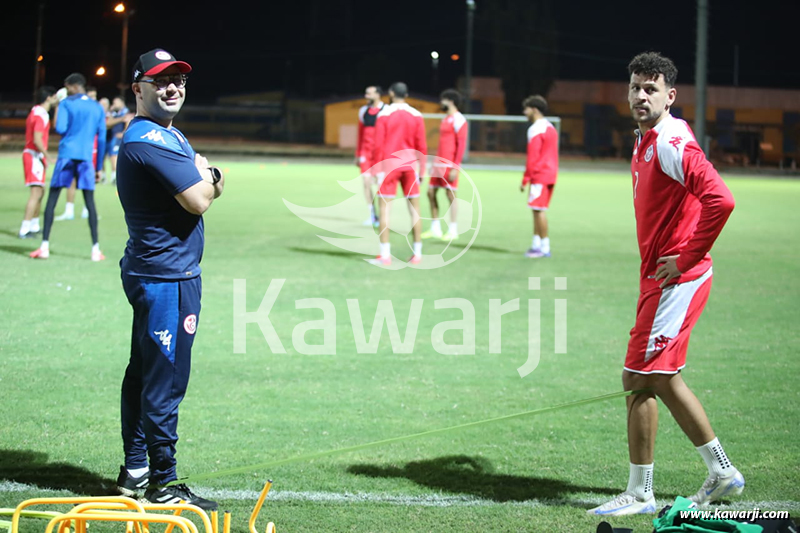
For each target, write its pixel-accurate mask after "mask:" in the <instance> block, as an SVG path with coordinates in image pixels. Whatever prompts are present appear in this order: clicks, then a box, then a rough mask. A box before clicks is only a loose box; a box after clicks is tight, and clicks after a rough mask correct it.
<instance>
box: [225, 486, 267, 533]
mask: <svg viewBox="0 0 800 533" xmlns="http://www.w3.org/2000/svg"><path fill="white" fill-rule="evenodd" d="M270 488H272V480H271V479H268V480H267V482H266V484H264V488H263V489H262V490H261V495H259V497H258V501H257V502H256V506H255V507H253V512H252V513H250V523H249V524H248V525H249V527H250V533H258V531H256V518H258V514H259V513H260V512H261V506H262V505H264V500H266V499H267V494H268V493H269V489H270ZM223 533H230V531H229V530H226V531H223ZM267 533H275V524H273V523H272V522H269V523H268V524H267Z"/></svg>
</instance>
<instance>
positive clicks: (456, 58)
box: [450, 54, 461, 61]
mask: <svg viewBox="0 0 800 533" xmlns="http://www.w3.org/2000/svg"><path fill="white" fill-rule="evenodd" d="M450 59H452V60H453V61H458V60H459V59H461V56H460V55H458V54H453V55H451V56H450Z"/></svg>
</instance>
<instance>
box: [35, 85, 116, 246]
mask: <svg viewBox="0 0 800 533" xmlns="http://www.w3.org/2000/svg"><path fill="white" fill-rule="evenodd" d="M64 85H65V86H66V89H67V93H68V94H69V96H68V97H67V98H65V99H64V100H63V101H62V102H61V103H60V104H59V106H58V113H56V132H57V133H58V134H59V135H61V142H60V143H59V145H58V159H57V160H56V164H55V167H54V168H53V176H52V178H50V193H49V194H48V196H47V205H46V206H45V209H44V231H43V234H42V244H41V246H40V247H39V248H38V249H36V250H35V251H33V252H31V254H30V255H31V257H33V258H39V259H47V258H48V257H50V230H51V229H52V227H53V214H54V212H55V209H56V204H57V203H58V197H59V195H60V194H61V189H62V188H64V187H69V186H70V184H71V183H72V181H73V180H77V186H78V188H79V189H81V190H82V191H83V200H84V202H85V203H86V207H87V209H88V211H89V230H90V232H91V236H92V253H91V258H92V261H102V260H103V259H105V256H104V255H103V253H102V252H101V251H100V244H99V243H98V237H97V211H96V209H95V206H94V185H95V180H96V177H99V176H100V170H101V169H100V167H99V166H97V164H95V165H92V147H93V146H94V141H95V139H97V143H98V152H99V153H103V151H104V150H105V144H106V117H105V113H104V112H103V108H102V107H100V104H98V103H97V102H95V101H94V100H92V99H91V98H89V97H88V96H86V94H85V91H86V78H84V77H83V75H81V74H77V73H74V74H70V75H69V76H67V79H66V80H64ZM100 164H102V161H100Z"/></svg>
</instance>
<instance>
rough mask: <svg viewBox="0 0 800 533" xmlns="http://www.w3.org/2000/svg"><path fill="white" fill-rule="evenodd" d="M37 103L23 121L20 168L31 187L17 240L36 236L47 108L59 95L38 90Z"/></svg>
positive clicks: (44, 165)
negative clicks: (23, 144) (23, 140)
mask: <svg viewBox="0 0 800 533" xmlns="http://www.w3.org/2000/svg"><path fill="white" fill-rule="evenodd" d="M36 101H37V102H38V103H37V104H36V105H35V106H33V108H32V109H31V111H30V113H28V118H27V120H26V121H25V149H24V150H23V151H22V168H23V172H24V173H25V185H26V186H27V187H29V188H30V197H29V198H28V203H27V204H25V214H24V215H23V218H22V226H20V228H19V238H20V239H25V238H27V237H29V236H31V235H33V234H35V233H39V231H41V230H40V228H39V211H40V209H41V207H42V197H43V196H44V182H45V179H46V177H45V174H46V173H47V160H48V159H49V158H50V155H49V154H48V153H47V143H48V140H49V138H50V109H51V108H53V107H54V106H57V105H58V96H56V90H55V88H53V87H49V86H46V87H41V88H39V90H38V91H37V92H36Z"/></svg>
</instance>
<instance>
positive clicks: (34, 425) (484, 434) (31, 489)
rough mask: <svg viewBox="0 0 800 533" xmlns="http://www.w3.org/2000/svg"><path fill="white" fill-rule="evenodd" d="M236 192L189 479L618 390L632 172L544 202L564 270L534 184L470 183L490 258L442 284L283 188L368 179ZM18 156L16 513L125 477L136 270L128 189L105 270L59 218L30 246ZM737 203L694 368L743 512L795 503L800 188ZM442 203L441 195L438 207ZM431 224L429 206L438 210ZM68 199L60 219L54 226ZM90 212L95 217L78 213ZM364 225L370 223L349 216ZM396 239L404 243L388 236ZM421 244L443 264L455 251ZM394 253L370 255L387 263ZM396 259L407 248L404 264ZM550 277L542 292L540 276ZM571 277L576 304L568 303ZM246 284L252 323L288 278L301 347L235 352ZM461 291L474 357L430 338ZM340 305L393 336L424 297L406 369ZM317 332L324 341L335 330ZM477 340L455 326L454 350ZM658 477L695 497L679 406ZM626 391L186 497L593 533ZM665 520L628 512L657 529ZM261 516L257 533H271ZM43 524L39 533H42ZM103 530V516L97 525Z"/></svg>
mask: <svg viewBox="0 0 800 533" xmlns="http://www.w3.org/2000/svg"><path fill="white" fill-rule="evenodd" d="M221 166H223V167H224V168H225V169H226V170H227V186H226V190H225V194H224V195H223V196H222V198H220V199H219V201H217V202H216V203H215V204H214V205H213V206H212V208H211V209H210V211H209V212H208V213H207V215H206V217H205V221H206V250H205V255H204V258H203V262H202V266H203V285H204V287H203V292H204V294H203V311H202V313H201V315H200V320H199V327H198V333H197V335H198V336H197V341H196V343H195V348H194V359H193V369H192V379H191V382H190V384H189V392H188V395H187V397H186V399H185V400H184V402H183V404H182V406H181V415H180V426H179V432H180V436H181V440H180V442H179V443H178V461H179V474H180V475H182V476H191V475H193V474H201V473H207V472H212V471H215V470H222V469H227V468H233V467H238V466H244V465H249V464H254V463H260V462H266V461H270V460H273V459H282V458H285V457H292V456H296V455H300V454H304V453H310V452H317V451H322V450H329V449H333V448H339V447H345V446H352V445H356V444H360V443H365V442H370V441H374V440H380V439H385V438H390V437H395V436H400V435H406V434H410V433H416V432H422V431H426V430H430V429H436V428H440V427H446V426H451V425H457V424H463V423H466V422H471V421H476V420H481V419H485V418H491V417H496V416H501V415H505V414H511V413H516V412H520V411H526V410H532V409H537V408H540V407H547V406H550V405H555V404H559V403H564V402H569V401H573V400H577V399H582V398H588V397H592V396H596V395H600V394H605V393H609V392H615V391H618V390H620V389H621V384H620V372H621V365H622V359H623V356H624V352H625V347H626V343H627V337H628V331H629V330H630V328H631V326H632V325H633V319H634V313H635V304H636V297H637V290H638V287H637V280H638V265H639V260H638V251H637V247H636V237H635V227H634V219H633V210H632V201H631V190H630V189H631V185H630V177H629V175H627V174H626V173H625V172H624V171H620V172H617V173H592V172H577V171H570V170H563V171H562V173H561V175H560V177H559V182H558V186H557V188H556V192H555V196H554V199H553V202H552V205H551V208H552V210H551V212H550V225H551V240H552V249H553V257H552V258H550V259H539V260H530V259H525V258H524V257H523V252H524V251H525V249H526V248H527V247H528V246H529V245H530V233H531V220H530V219H531V215H530V212H529V211H528V209H526V207H525V204H524V198H523V196H522V194H520V192H519V191H518V183H519V180H520V176H519V174H518V173H516V172H504V171H486V170H483V171H477V170H476V171H472V172H470V175H471V176H472V179H473V180H474V181H475V183H476V185H477V188H478V190H479V191H480V195H481V200H482V206H483V218H482V226H481V229H480V232H479V234H478V236H477V239H476V241H475V245H474V246H473V248H472V249H470V250H469V251H468V252H467V253H466V254H464V256H463V257H461V258H460V259H459V260H458V261H456V262H454V263H453V264H451V265H449V266H447V267H445V268H441V269H436V270H415V269H409V268H407V269H402V270H397V271H386V270H382V269H379V268H377V267H374V266H371V265H368V264H367V263H365V262H364V261H362V257H361V256H358V255H355V254H352V253H349V252H343V251H341V250H338V249H337V248H335V247H333V246H331V245H330V244H327V243H326V242H323V241H322V240H321V239H319V238H318V237H317V234H322V233H324V232H322V231H320V230H318V229H317V228H315V227H313V226H311V225H310V224H308V223H306V222H304V221H302V220H300V219H298V218H297V217H295V216H294V215H293V214H292V213H291V212H290V211H289V210H288V209H287V207H286V206H285V205H284V203H283V199H286V200H288V201H290V202H293V203H295V204H299V205H304V206H325V205H332V204H334V203H336V202H339V201H341V200H344V199H345V198H346V197H347V195H348V193H347V192H346V191H344V190H343V189H342V188H340V187H339V186H338V185H337V180H349V179H352V178H353V177H354V169H355V167H353V166H349V165H348V166H346V165H332V164H311V163H303V162H301V161H289V162H288V163H287V162H284V163H281V162H264V163H259V162H235V161H224V162H222V163H221ZM21 174H22V168H21V164H20V161H19V157H18V156H17V155H13V156H12V155H6V156H2V157H0V267H1V268H2V272H3V276H2V278H1V279H0V294H1V295H2V297H0V311H1V312H2V326H0V507H13V506H14V505H16V503H18V502H19V501H21V500H22V499H25V498H29V497H34V496H47V495H53V494H67V493H69V492H76V493H79V494H81V493H83V494H85V493H87V491H91V490H96V488H97V487H98V486H102V485H103V484H106V485H111V484H113V480H114V479H115V478H116V474H117V471H118V465H119V464H120V463H121V460H122V450H121V439H120V436H119V412H118V411H119V394H120V392H119V390H120V383H121V379H122V375H123V371H124V368H125V365H126V363H127V357H128V350H129V343H130V327H131V310H130V307H129V305H128V303H127V301H126V299H125V296H124V293H123V291H122V287H121V283H120V278H119V266H118V260H119V258H120V256H121V254H122V250H123V248H124V245H125V240H126V238H127V234H126V230H125V225H124V221H123V219H122V210H121V207H120V205H119V201H118V199H117V197H116V195H115V193H114V188H113V187H111V186H108V185H102V186H99V188H98V193H97V201H98V209H99V212H100V215H101V217H102V219H101V220H100V243H101V247H102V249H103V251H104V253H105V254H106V256H107V257H108V259H107V260H106V261H105V262H103V263H97V264H95V263H92V262H91V261H90V260H89V252H90V245H91V243H90V239H89V232H88V227H87V224H86V223H85V221H83V220H80V219H78V220H74V221H69V222H57V223H55V225H54V228H53V233H52V236H51V257H50V259H49V260H47V261H34V260H32V259H29V258H28V256H27V254H28V252H30V251H31V250H33V249H34V248H35V247H36V246H37V245H38V239H29V240H20V239H18V238H17V236H16V233H17V230H18V228H19V223H20V220H21V217H22V209H23V206H24V202H25V200H26V198H27V191H26V190H25V189H24V187H23V186H22V176H21ZM727 182H728V185H729V187H730V188H731V190H732V191H733V193H734V196H735V197H736V201H737V206H736V210H735V211H734V213H733V216H732V218H731V219H730V221H729V223H728V225H727V227H726V228H725V230H724V231H723V233H722V235H721V237H720V239H719V240H718V242H717V244H716V246H715V248H714V250H713V251H712V255H713V256H714V260H715V266H714V268H715V276H714V288H713V289H712V293H711V298H710V301H709V303H708V306H707V308H706V311H705V313H704V315H703V317H702V318H701V319H700V322H699V323H698V325H697V327H696V329H695V332H694V336H693V338H692V342H691V345H690V348H689V359H688V365H687V368H686V370H685V373H684V376H685V379H686V381H687V382H688V384H689V385H690V386H691V387H692V388H693V389H694V391H695V393H696V394H697V395H698V397H699V398H700V399H701V401H702V402H703V403H704V405H705V407H706V410H707V411H708V413H709V416H710V418H711V421H712V424H713V426H714V428H715V430H716V432H717V434H718V435H719V437H720V439H721V441H722V442H723V444H724V445H725V447H726V450H727V452H728V455H729V456H730V457H731V459H732V460H733V461H734V463H735V464H736V465H737V466H738V467H739V468H740V470H741V471H742V472H743V474H744V475H745V477H746V480H747V488H746V490H745V492H744V494H743V496H742V497H741V502H740V503H735V502H733V504H734V507H735V508H743V509H751V508H752V506H753V505H755V504H758V505H759V506H760V507H761V508H762V509H771V510H789V511H792V512H793V514H796V513H800V488H798V479H800V446H799V445H798V427H800V389H799V388H798V375H800V358H798V353H799V351H798V348H799V347H800V342H798V340H800V328H798V327H797V320H798V317H799V316H800V280H799V279H798V276H797V272H798V268H797V263H798V259H800V251H799V250H800V248H799V247H798V245H800V241H799V240H798V228H800V214H799V213H800V211H798V205H800V183H797V182H795V181H790V180H779V179H765V178H762V179H756V178H743V177H733V178H730V179H728V180H727ZM442 199H443V198H442ZM422 205H423V214H424V215H425V216H427V215H426V213H427V200H425V199H423V200H422ZM61 206H63V199H62V200H61V202H60V204H59V208H58V210H57V212H59V213H60V212H61V211H62V207H61ZM81 206H82V202H81V201H79V202H78V207H77V212H80V209H81ZM363 218H364V214H363V213H353V214H352V221H353V224H354V225H356V224H358V223H359V222H360V221H361V220H362V219H363ZM393 243H394V246H395V248H394V249H395V250H398V249H399V247H400V246H401V245H402V243H401V241H399V240H397V239H396V240H395V241H393ZM441 246H442V245H441V244H427V243H426V244H425V249H424V252H425V253H429V252H431V251H432V250H435V249H437V247H441ZM376 251H377V250H376ZM398 255H401V254H400V253H398ZM529 277H539V278H541V284H542V289H541V290H540V291H530V290H528V278H529ZM555 277H566V278H567V280H568V290H567V291H566V292H564V291H555V290H554V278H555ZM234 279H246V280H247V308H248V310H249V311H254V310H255V309H256V308H257V306H258V304H259V303H260V302H261V299H262V298H263V296H264V294H265V292H266V290H267V287H268V286H269V283H270V280H272V279H285V280H286V282H285V284H284V286H283V289H282V291H281V293H280V295H279V296H278V298H277V301H276V303H275V305H274V307H273V308H272V311H271V313H270V319H271V322H272V324H273V325H274V327H275V330H276V332H277V334H278V336H279V337H280V339H281V341H282V343H283V345H284V347H285V348H286V352H287V353H285V354H274V353H272V352H271V351H270V349H269V346H268V344H267V342H266V341H265V339H264V337H263V335H262V333H261V332H260V330H259V329H258V327H257V326H256V325H255V324H249V325H247V329H246V332H247V351H246V353H234V350H233V283H234V281H233V280H234ZM305 298H326V299H328V300H330V301H331V302H332V303H333V305H334V308H335V310H336V353H335V354H334V355H303V354H301V353H298V352H297V351H296V350H295V349H294V347H293V342H292V331H293V329H294V328H295V326H297V325H298V324H301V323H303V322H305V321H310V320H318V319H319V318H320V317H321V312H320V311H319V310H316V309H296V307H295V302H296V301H297V300H301V299H305ZM445 298H465V299H468V300H469V301H470V302H471V303H472V304H473V306H474V309H475V343H476V347H475V353H474V354H453V355H443V354H440V353H437V352H436V351H435V350H434V349H433V348H432V347H431V332H432V331H433V328H434V326H435V325H436V324H437V323H441V322H445V321H450V320H457V319H459V318H461V313H460V312H459V311H457V310H454V309H436V308H435V306H434V302H435V301H436V300H439V299H445ZM515 298H519V299H520V302H521V308H520V311H518V312H516V313H512V314H509V315H505V316H504V317H503V321H502V353H500V354H492V353H489V320H488V310H489V300H490V299H501V300H502V301H503V302H507V301H509V300H513V299H515ZM532 298H536V299H540V300H541V327H542V342H541V347H542V353H541V360H540V363H539V366H538V368H536V370H535V371H534V372H533V373H532V374H530V375H528V376H527V377H525V378H520V376H519V374H518V373H517V367H519V366H520V365H522V363H523V362H524V361H525V359H526V353H527V323H528V313H527V304H526V300H528V299H532ZM556 298H566V299H567V306H568V307H567V309H568V335H567V339H568V349H567V353H566V354H555V353H554V349H553V346H554V333H553V329H554V301H555V299H556ZM348 299H358V301H359V304H360V307H361V311H362V315H363V321H364V322H365V323H366V329H367V335H368V334H369V328H370V327H371V323H372V317H373V316H374V313H375V309H376V307H377V305H378V302H379V301H380V300H390V301H391V302H392V305H393V308H394V311H395V314H396V315H397V317H398V324H399V327H400V332H401V335H402V334H404V332H405V325H406V321H407V318H406V317H407V316H408V313H409V309H410V307H411V301H412V299H423V300H424V302H423V309H422V315H421V320H420V323H419V328H418V331H417V336H416V340H415V343H414V345H413V350H412V352H411V353H406V354H400V353H398V354H395V353H393V351H392V348H391V344H390V342H389V338H388V334H387V331H386V330H385V329H384V331H383V335H382V338H381V340H380V344H379V347H378V351H377V353H375V354H360V353H357V350H356V347H355V341H354V338H353V333H352V329H351V325H350V317H349V314H348V309H347V303H346V300H348ZM306 340H307V341H308V342H310V343H320V342H322V335H321V333H319V332H311V333H309V334H308V335H307V337H306ZM445 341H446V342H448V343H451V344H453V343H458V342H460V341H461V335H460V333H459V332H448V333H447V334H446V335H445ZM661 412H662V417H661V424H660V429H659V436H658V441H657V446H656V471H655V488H656V497H657V498H658V499H659V503H660V504H661V503H667V502H668V501H670V500H671V499H672V498H674V497H675V496H676V495H688V494H690V493H693V492H694V491H696V490H697V489H698V487H699V486H700V484H701V483H702V481H703V479H704V477H705V475H706V471H705V466H704V464H703V462H702V460H701V458H700V456H699V454H698V453H697V452H696V451H695V450H694V449H693V448H692V446H691V444H690V443H689V441H688V440H687V439H686V437H685V436H684V435H683V434H682V433H681V431H680V429H679V428H678V427H677V426H676V424H675V423H674V422H673V421H672V419H671V417H670V416H669V414H668V412H667V411H666V409H665V408H664V407H663V405H662V406H661ZM625 443H626V437H625V408H624V400H620V399H617V400H612V401H607V402H603V403H595V404H592V405H588V406H585V407H581V408H578V409H569V410H563V411H556V412H551V413H547V414H544V415H541V416H536V417H532V418H528V419H517V420H512V421H509V422H506V423H500V424H493V425H488V426H481V427H476V428H473V429H469V430H466V431H461V432H457V433H452V434H446V435H440V436H434V437H431V438H426V439H421V440H413V441H408V442H403V443H398V444H394V445H390V446H386V447H379V448H373V449H368V450H363V451H359V452H355V453H350V454H344V455H337V456H333V457H329V458H325V459H319V460H315V461H310V462H299V463H296V464H291V465H286V466H281V467H276V468H274V469H272V470H270V471H254V472H252V473H251V474H247V475H235V476H227V477H220V478H216V479H209V480H204V481H200V482H198V483H195V484H192V487H193V488H194V489H195V490H197V492H198V493H200V494H203V495H206V496H210V497H214V498H216V499H218V500H219V501H220V502H221V504H222V508H223V509H229V510H231V511H232V512H233V529H234V531H237V532H244V531H246V529H247V517H248V515H249V512H250V510H251V509H252V506H253V504H254V503H255V496H256V492H257V491H258V490H260V488H261V486H262V485H263V483H264V481H265V480H266V479H267V478H271V479H273V480H274V481H275V485H274V492H273V493H272V494H271V496H270V498H268V500H267V503H266V504H265V507H264V510H263V511H262V519H265V520H272V521H274V522H275V523H276V524H277V526H278V530H279V531H325V530H327V531H473V530H486V531H548V532H549V531H594V528H595V527H596V525H597V523H598V522H599V520H598V519H596V518H590V517H588V516H586V514H585V509H586V508H588V507H591V506H593V505H596V504H597V503H600V502H602V501H603V499H605V498H609V497H611V496H613V495H614V494H616V493H618V492H620V491H622V490H624V488H625V484H626V481H627V474H628V459H627V451H626V444H625ZM651 519H652V517H641V516H640V517H628V518H620V519H615V520H612V523H613V524H614V525H615V526H625V527H633V528H634V529H635V531H650V530H651V529H652V525H651V523H650V520H651ZM261 527H263V524H262V525H260V526H259V528H261ZM43 528H44V523H41V522H38V523H37V522H28V523H27V524H26V527H25V528H24V529H23V531H41V530H42V529H43ZM98 530H99V531H103V530H104V528H103V527H98Z"/></svg>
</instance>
